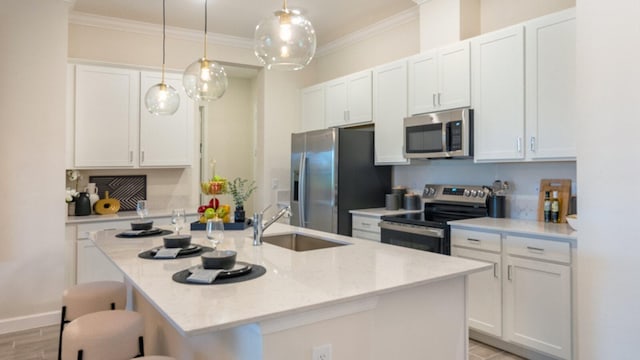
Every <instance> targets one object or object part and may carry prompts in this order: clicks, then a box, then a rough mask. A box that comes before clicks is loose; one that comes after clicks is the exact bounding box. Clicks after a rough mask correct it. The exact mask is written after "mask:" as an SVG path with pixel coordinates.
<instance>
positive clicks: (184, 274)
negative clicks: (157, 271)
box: [171, 264, 267, 285]
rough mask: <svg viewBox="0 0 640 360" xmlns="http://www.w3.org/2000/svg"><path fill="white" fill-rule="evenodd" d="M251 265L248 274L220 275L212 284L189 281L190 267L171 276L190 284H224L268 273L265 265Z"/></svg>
mask: <svg viewBox="0 0 640 360" xmlns="http://www.w3.org/2000/svg"><path fill="white" fill-rule="evenodd" d="M250 265H251V271H249V272H248V273H246V274H242V275H238V276H232V277H220V275H218V277H217V278H216V279H215V280H214V281H213V282H212V283H211V284H204V283H194V282H189V281H187V278H188V277H189V275H191V271H189V269H184V270H182V271H178V272H177V273H175V274H173V276H172V277H171V278H172V279H173V281H175V282H179V283H181V284H188V285H223V284H233V283H238V282H242V281H247V280H253V279H256V278H259V277H260V276H262V275H264V274H266V273H267V269H265V268H264V266H261V265H255V264H250Z"/></svg>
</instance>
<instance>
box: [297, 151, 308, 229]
mask: <svg viewBox="0 0 640 360" xmlns="http://www.w3.org/2000/svg"><path fill="white" fill-rule="evenodd" d="M298 171H299V172H298V173H299V174H300V175H299V176H300V180H299V181H298V214H300V226H301V227H306V225H307V222H306V220H305V218H304V209H305V206H306V204H305V198H306V197H307V194H306V191H305V188H306V186H307V181H306V179H307V174H306V171H307V152H306V151H304V152H303V153H302V156H300V167H299V169H298Z"/></svg>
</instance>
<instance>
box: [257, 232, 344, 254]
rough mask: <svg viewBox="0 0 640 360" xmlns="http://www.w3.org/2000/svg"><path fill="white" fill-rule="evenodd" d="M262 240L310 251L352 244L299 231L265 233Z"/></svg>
mask: <svg viewBox="0 0 640 360" xmlns="http://www.w3.org/2000/svg"><path fill="white" fill-rule="evenodd" d="M262 241H264V242H266V243H269V244H272V245H275V246H280V247H283V248H285V249H289V250H293V251H309V250H318V249H326V248H331V247H336V246H343V245H350V244H349V243H347V242H338V241H331V240H325V239H320V238H317V237H314V236H308V235H302V234H297V233H289V234H280V235H263V236H262Z"/></svg>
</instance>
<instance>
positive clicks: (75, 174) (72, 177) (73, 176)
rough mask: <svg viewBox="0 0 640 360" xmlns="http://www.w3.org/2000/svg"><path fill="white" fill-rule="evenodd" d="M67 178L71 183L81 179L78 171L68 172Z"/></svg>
mask: <svg viewBox="0 0 640 360" xmlns="http://www.w3.org/2000/svg"><path fill="white" fill-rule="evenodd" d="M67 177H68V178H69V180H70V181H76V180H78V178H79V177H80V173H79V172H78V170H67Z"/></svg>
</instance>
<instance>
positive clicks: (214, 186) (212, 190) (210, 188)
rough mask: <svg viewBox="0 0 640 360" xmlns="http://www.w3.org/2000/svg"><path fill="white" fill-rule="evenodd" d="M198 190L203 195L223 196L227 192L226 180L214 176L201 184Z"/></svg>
mask: <svg viewBox="0 0 640 360" xmlns="http://www.w3.org/2000/svg"><path fill="white" fill-rule="evenodd" d="M200 190H202V193H203V194H205V195H219V194H224V193H226V192H227V179H225V178H223V177H221V176H218V175H216V176H214V177H213V178H212V179H211V180H209V181H203V182H201V183H200Z"/></svg>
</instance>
